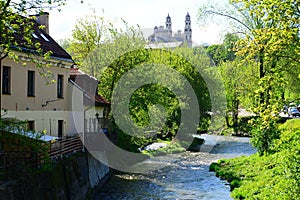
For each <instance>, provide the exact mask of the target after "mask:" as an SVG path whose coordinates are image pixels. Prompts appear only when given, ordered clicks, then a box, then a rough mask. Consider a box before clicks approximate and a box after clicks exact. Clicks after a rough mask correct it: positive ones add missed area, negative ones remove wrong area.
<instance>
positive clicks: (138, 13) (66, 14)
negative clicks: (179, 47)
mask: <svg viewBox="0 0 300 200" xmlns="http://www.w3.org/2000/svg"><path fill="white" fill-rule="evenodd" d="M67 2H68V3H67V5H66V6H64V7H63V8H62V11H61V12H58V11H57V10H52V11H50V34H51V36H52V37H53V38H54V39H56V40H59V39H63V38H68V37H70V36H71V32H72V29H73V27H74V25H75V22H76V20H78V19H80V18H82V17H84V16H85V15H88V14H89V13H91V8H93V9H95V10H96V11H97V13H98V12H99V15H101V16H103V13H102V10H104V17H105V19H108V20H110V21H112V22H114V23H116V24H118V22H117V21H118V20H119V19H120V18H123V19H125V20H126V21H127V22H128V23H129V24H130V25H136V24H139V26H140V27H141V29H153V27H154V26H156V25H157V26H159V25H165V19H166V16H167V15H168V13H169V14H170V16H171V18H172V27H173V32H176V31H177V30H179V29H180V30H183V28H184V20H185V15H186V13H187V12H189V13H190V15H191V20H192V29H193V40H194V41H195V42H197V43H198V44H201V43H202V42H206V43H217V42H219V41H220V38H221V37H220V36H221V35H222V30H221V29H222V27H220V26H218V25H216V24H213V23H209V24H207V26H206V27H200V26H199V24H198V22H197V21H198V20H197V12H198V9H199V8H200V7H201V6H202V5H204V4H205V3H207V2H211V1H209V0H198V1H195V0H151V1H150V0H83V2H84V3H83V4H81V3H80V0H68V1H67ZM216 2H217V3H218V2H219V3H222V2H224V0H219V1H216Z"/></svg>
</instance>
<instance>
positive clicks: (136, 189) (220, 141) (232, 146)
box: [94, 135, 255, 200]
mask: <svg viewBox="0 0 300 200" xmlns="http://www.w3.org/2000/svg"><path fill="white" fill-rule="evenodd" d="M201 137H203V138H204V139H205V144H204V145H203V146H202V147H201V151H200V152H197V153H193V152H184V153H181V154H175V155H167V156H164V157H159V158H156V159H154V160H153V161H151V162H153V164H154V165H155V164H156V163H158V160H159V162H164V163H165V166H166V167H164V168H162V169H159V170H156V171H153V172H149V173H147V174H129V173H120V174H118V173H116V174H113V176H112V178H111V179H110V180H109V181H108V183H107V184H106V185H105V186H104V187H103V188H101V190H99V191H98V192H97V194H96V196H95V198H94V199H95V200H119V199H120V200H135V199H138V200H142V199H145V200H148V199H149V200H152V199H153V200H154V199H157V200H158V199H159V200H161V199H185V200H187V199H191V200H192V199H193V200H194V199H195V200H201V199H203V200H212V199H213V200H219V199H220V200H226V199H232V198H231V197H230V189H229V185H228V184H227V183H226V182H225V181H223V180H220V179H219V178H217V177H215V174H214V173H213V172H209V165H210V164H211V163H212V162H214V161H217V160H219V159H221V158H233V157H237V156H241V155H251V154H253V153H255V149H254V148H253V147H252V146H251V145H250V144H249V138H241V137H224V136H214V135H202V136H201Z"/></svg>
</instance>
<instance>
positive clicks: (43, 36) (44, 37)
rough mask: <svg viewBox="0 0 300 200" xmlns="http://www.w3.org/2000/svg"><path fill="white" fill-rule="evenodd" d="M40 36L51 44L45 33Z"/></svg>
mask: <svg viewBox="0 0 300 200" xmlns="http://www.w3.org/2000/svg"><path fill="white" fill-rule="evenodd" d="M40 35H41V36H42V38H43V39H44V40H45V41H46V42H49V39H48V38H47V37H46V36H45V35H44V34H43V33H41V34H40Z"/></svg>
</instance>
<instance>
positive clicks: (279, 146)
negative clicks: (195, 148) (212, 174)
mask: <svg viewBox="0 0 300 200" xmlns="http://www.w3.org/2000/svg"><path fill="white" fill-rule="evenodd" d="M299 127H300V120H299V119H294V120H289V121H287V122H286V123H285V124H283V125H281V126H280V128H279V130H280V131H281V135H280V138H279V139H276V140H274V142H273V145H272V147H271V149H272V152H273V153H271V154H268V155H265V156H259V154H255V155H252V156H249V157H240V158H234V159H230V160H220V161H218V163H214V164H212V165H211V166H210V169H211V170H213V171H216V175H218V176H219V177H222V178H224V179H226V180H228V181H230V182H231V186H232V189H233V191H232V194H231V196H232V197H233V198H234V199H299V198H300V184H299V183H300V182H299V181H300V177H299V172H300V170H299V166H300V162H299V160H300V157H299V155H300V152H299V149H300V136H299V135H300V132H299Z"/></svg>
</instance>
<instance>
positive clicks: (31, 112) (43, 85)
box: [1, 58, 73, 136]
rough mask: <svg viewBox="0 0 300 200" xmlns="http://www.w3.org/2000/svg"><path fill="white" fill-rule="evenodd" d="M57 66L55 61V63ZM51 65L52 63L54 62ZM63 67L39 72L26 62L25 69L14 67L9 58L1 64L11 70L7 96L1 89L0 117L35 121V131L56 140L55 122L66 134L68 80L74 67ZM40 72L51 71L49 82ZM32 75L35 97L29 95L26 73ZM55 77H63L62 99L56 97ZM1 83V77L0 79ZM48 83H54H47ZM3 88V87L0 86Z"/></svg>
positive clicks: (49, 68)
mask: <svg viewBox="0 0 300 200" xmlns="http://www.w3.org/2000/svg"><path fill="white" fill-rule="evenodd" d="M57 62H58V61H57ZM53 64H55V62H54V61H53ZM64 64H65V67H61V66H55V65H53V66H51V67H45V68H44V69H38V68H37V67H35V65H33V64H31V63H30V62H27V65H26V66H23V65H22V61H21V62H20V63H16V62H14V61H13V60H11V59H9V58H5V59H4V60H2V62H1V75H3V67H4V66H5V67H9V68H10V93H8V94H3V93H2V92H3V91H2V87H1V116H3V117H4V118H16V119H19V120H28V121H34V130H35V131H44V130H45V131H46V132H47V134H49V135H53V136H58V123H59V122H58V121H59V120H60V123H61V125H62V134H63V135H67V134H68V131H69V130H68V126H69V125H68V123H69V117H68V116H69V114H68V112H69V110H68V109H67V108H68V106H67V104H68V91H67V86H68V78H69V71H70V67H71V65H72V64H73V63H71V62H65V63H64ZM41 70H44V71H48V70H49V71H51V76H50V79H47V78H45V77H43V76H41V75H40V72H41ZM29 71H33V72H34V81H33V82H34V90H33V91H34V95H28V77H29V75H28V72H29ZM58 75H60V76H61V77H62V80H63V81H62V86H63V91H62V94H63V95H62V96H61V97H58V95H57V79H58ZM1 78H2V80H3V77H1ZM51 80H54V81H56V82H55V83H50V84H49V82H51ZM1 85H3V84H1Z"/></svg>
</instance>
